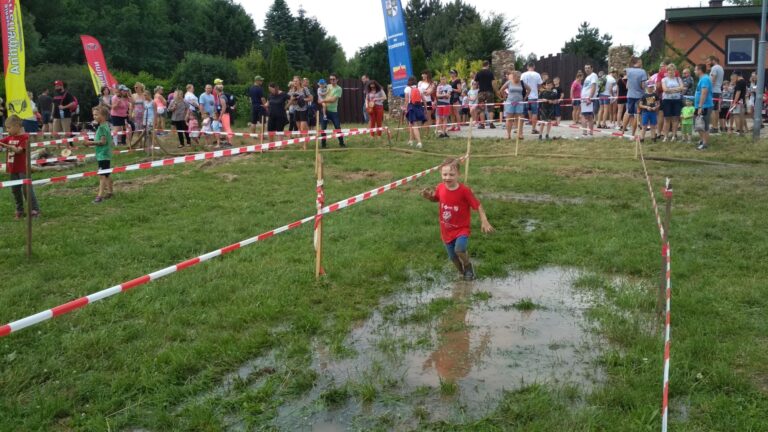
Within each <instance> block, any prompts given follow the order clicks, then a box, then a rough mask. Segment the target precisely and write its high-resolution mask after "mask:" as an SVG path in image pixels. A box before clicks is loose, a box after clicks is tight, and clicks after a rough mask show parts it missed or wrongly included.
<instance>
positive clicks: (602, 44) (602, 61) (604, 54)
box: [562, 21, 613, 67]
mask: <svg viewBox="0 0 768 432" xmlns="http://www.w3.org/2000/svg"><path fill="white" fill-rule="evenodd" d="M612 44H613V36H611V35H609V34H607V33H606V34H604V35H602V36H601V35H600V30H599V29H598V28H597V27H590V26H589V23H588V22H586V21H585V22H583V23H581V25H580V26H579V32H578V33H577V34H576V36H575V37H573V38H571V40H569V41H568V42H566V43H565V46H564V47H563V50H562V51H563V52H564V53H571V54H578V55H583V56H586V57H588V58H591V59H592V60H594V61H595V62H597V63H598V64H599V65H600V67H604V66H605V65H606V64H607V59H608V48H610V47H611V45H612Z"/></svg>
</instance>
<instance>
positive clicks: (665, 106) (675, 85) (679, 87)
mask: <svg viewBox="0 0 768 432" xmlns="http://www.w3.org/2000/svg"><path fill="white" fill-rule="evenodd" d="M676 72H677V67H675V65H674V64H673V63H670V64H668V65H667V73H666V75H665V76H664V79H662V80H661V88H662V89H663V90H664V92H663V93H662V94H661V109H662V111H663V112H664V126H663V130H662V135H664V142H667V141H668V140H670V137H669V135H670V129H671V133H672V138H671V140H672V141H677V125H678V124H679V123H680V111H681V110H682V109H683V92H684V91H685V87H683V80H682V79H680V77H678V76H675V74H676ZM670 123H671V124H670Z"/></svg>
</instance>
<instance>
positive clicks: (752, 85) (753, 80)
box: [747, 72, 757, 117]
mask: <svg viewBox="0 0 768 432" xmlns="http://www.w3.org/2000/svg"><path fill="white" fill-rule="evenodd" d="M755 95H757V72H752V75H751V76H750V77H749V87H747V114H749V115H750V117H751V116H752V112H753V111H754V109H755Z"/></svg>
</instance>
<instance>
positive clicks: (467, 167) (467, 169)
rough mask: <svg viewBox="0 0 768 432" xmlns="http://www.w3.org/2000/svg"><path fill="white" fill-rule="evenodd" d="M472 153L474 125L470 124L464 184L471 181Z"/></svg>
mask: <svg viewBox="0 0 768 432" xmlns="http://www.w3.org/2000/svg"><path fill="white" fill-rule="evenodd" d="M471 152H472V123H470V124H469V137H468V138H467V154H466V157H467V163H466V164H464V183H465V184H466V183H467V182H468V181H469V154H470V153H471Z"/></svg>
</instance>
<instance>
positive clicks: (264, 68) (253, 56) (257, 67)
mask: <svg viewBox="0 0 768 432" xmlns="http://www.w3.org/2000/svg"><path fill="white" fill-rule="evenodd" d="M234 64H235V69H236V70H237V82H239V83H241V84H245V83H250V82H251V81H253V77H255V76H256V75H269V72H268V65H267V62H266V61H265V60H264V55H263V54H262V53H261V51H259V50H258V49H256V46H255V45H253V46H251V49H250V50H249V51H248V52H247V53H246V54H245V55H243V56H241V57H238V58H236V59H235V61H234Z"/></svg>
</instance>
